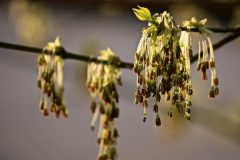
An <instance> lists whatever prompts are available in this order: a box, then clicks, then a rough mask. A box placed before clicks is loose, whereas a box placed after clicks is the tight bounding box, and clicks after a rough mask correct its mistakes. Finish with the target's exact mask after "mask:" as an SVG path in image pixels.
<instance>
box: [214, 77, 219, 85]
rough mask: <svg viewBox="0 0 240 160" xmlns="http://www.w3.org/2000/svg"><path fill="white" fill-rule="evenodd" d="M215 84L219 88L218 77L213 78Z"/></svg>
mask: <svg viewBox="0 0 240 160" xmlns="http://www.w3.org/2000/svg"><path fill="white" fill-rule="evenodd" d="M213 84H214V85H215V86H218V85H219V81H218V78H217V77H215V78H213Z"/></svg>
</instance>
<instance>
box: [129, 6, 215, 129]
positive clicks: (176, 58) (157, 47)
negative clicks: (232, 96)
mask: <svg viewBox="0 0 240 160" xmlns="http://www.w3.org/2000/svg"><path fill="white" fill-rule="evenodd" d="M138 7H139V8H138V9H133V11H134V13H135V15H136V16H137V18H138V19H139V20H141V21H148V27H147V28H143V31H142V37H141V39H140V41H139V44H138V47H137V50H136V53H135V61H134V68H133V70H134V72H135V73H136V74H137V91H136V93H135V104H138V103H141V104H142V105H143V108H144V118H143V120H144V121H145V120H146V117H147V107H148V103H147V102H148V101H147V100H148V98H149V97H150V96H152V97H154V106H153V110H154V112H155V115H156V116H155V117H156V125H157V126H159V125H160V124H161V120H160V117H159V113H158V110H159V109H158V106H159V102H160V100H161V96H162V95H165V100H166V101H170V102H171V103H172V105H175V106H176V108H177V109H178V111H179V112H184V118H186V119H188V120H190V119H191V118H190V107H191V105H192V103H191V95H192V94H193V90H192V83H191V68H190V64H191V58H192V56H193V51H192V40H191V35H190V33H189V32H188V31H181V30H180V29H179V27H178V26H177V25H176V24H175V22H174V20H173V17H172V16H171V15H170V14H169V13H167V12H166V11H165V12H163V13H161V14H154V15H151V13H150V11H149V10H148V9H147V8H144V7H140V6H138ZM195 21H196V20H195V18H193V22H192V21H184V27H187V28H189V29H190V28H196V29H199V30H200V33H202V35H203V36H204V35H205V36H206V35H207V38H206V39H207V41H206V40H202V42H201V43H202V46H203V47H202V50H203V56H201V55H200V53H199V57H202V61H201V63H200V68H201V70H202V72H203V78H204V79H206V78H205V77H206V69H207V66H210V68H211V73H212V87H211V91H210V97H215V95H217V94H218V88H217V85H218V80H217V76H216V71H215V61H214V54H213V47H212V43H211V40H210V38H209V36H208V35H209V30H207V29H206V28H205V27H204V26H203V25H204V24H205V23H206V19H204V20H202V21H200V22H199V23H198V22H195ZM207 43H208V46H209V48H208V47H207ZM199 50H200V49H199ZM208 51H209V52H210V59H208V53H209V52H208ZM199 52H200V51H199ZM199 61H200V58H199ZM205 65H207V66H205ZM198 66H199V64H198ZM168 115H169V116H170V117H172V107H171V108H170V109H169V112H168Z"/></svg>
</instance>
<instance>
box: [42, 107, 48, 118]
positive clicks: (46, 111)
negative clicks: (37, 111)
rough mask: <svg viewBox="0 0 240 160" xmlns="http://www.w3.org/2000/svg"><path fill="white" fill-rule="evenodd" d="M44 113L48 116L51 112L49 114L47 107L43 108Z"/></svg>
mask: <svg viewBox="0 0 240 160" xmlns="http://www.w3.org/2000/svg"><path fill="white" fill-rule="evenodd" d="M43 115H44V116H45V117H47V116H48V115H49V114H48V110H47V109H46V108H45V109H44V110H43Z"/></svg>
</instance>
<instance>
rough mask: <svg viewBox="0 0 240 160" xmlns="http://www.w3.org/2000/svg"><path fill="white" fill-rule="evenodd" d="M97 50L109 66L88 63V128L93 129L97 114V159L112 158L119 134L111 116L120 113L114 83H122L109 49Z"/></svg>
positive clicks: (115, 153)
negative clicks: (89, 124)
mask: <svg viewBox="0 0 240 160" xmlns="http://www.w3.org/2000/svg"><path fill="white" fill-rule="evenodd" d="M100 53H101V55H100V56H99V57H98V59H100V60H106V61H108V62H109V63H110V64H111V65H109V64H96V63H90V64H89V65H88V71H87V81H86V86H87V88H88V91H89V92H90V95H91V98H92V104H91V111H92V113H93V118H92V121H91V127H92V129H94V127H95V122H96V120H97V118H98V115H100V123H99V129H98V144H99V153H98V160H114V159H115V158H116V156H117V151H116V147H115V145H116V142H117V137H118V136H119V135H118V131H117V128H116V126H115V122H114V119H115V118H118V116H119V108H118V99H119V96H118V93H117V90H116V86H117V85H118V84H119V85H121V79H120V76H121V72H120V70H119V68H118V67H117V66H116V65H117V64H118V63H119V62H120V60H119V58H118V57H116V56H115V54H114V53H113V52H112V50H111V49H109V48H108V49H107V50H103V51H101V52H100ZM115 64H116V65H115Z"/></svg>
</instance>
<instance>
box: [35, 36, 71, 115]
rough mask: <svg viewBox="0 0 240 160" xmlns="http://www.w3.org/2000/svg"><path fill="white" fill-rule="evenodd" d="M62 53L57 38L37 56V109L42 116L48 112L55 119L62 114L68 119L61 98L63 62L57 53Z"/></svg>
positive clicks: (62, 50)
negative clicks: (38, 90)
mask: <svg viewBox="0 0 240 160" xmlns="http://www.w3.org/2000/svg"><path fill="white" fill-rule="evenodd" d="M61 52H64V49H63V47H62V45H61V42H60V40H59V38H58V37H57V38H56V40H55V42H50V43H48V45H47V46H46V47H45V48H44V49H43V53H42V54H41V55H39V56H38V60H37V61H38V81H37V84H38V87H39V89H40V90H41V91H42V97H41V100H40V104H39V108H40V110H41V112H42V113H43V115H44V116H48V115H49V110H50V112H52V113H53V114H55V116H56V117H57V118H59V116H60V115H61V114H62V115H63V116H64V117H66V118H67V117H68V110H67V108H66V106H65V102H64V97H63V90H64V88H63V65H64V61H63V58H62V57H61V56H58V55H56V54H57V53H58V54H59V53H61Z"/></svg>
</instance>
